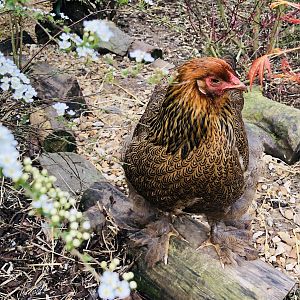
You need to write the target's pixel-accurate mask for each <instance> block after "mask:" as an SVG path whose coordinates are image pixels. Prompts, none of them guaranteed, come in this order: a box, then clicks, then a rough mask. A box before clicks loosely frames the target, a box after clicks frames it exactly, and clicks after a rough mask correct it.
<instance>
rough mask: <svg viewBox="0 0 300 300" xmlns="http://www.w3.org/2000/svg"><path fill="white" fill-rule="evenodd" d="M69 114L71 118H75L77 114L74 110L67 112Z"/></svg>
mask: <svg viewBox="0 0 300 300" xmlns="http://www.w3.org/2000/svg"><path fill="white" fill-rule="evenodd" d="M67 114H68V115H69V116H75V114H76V113H75V111H74V110H72V109H70V110H68V111H67Z"/></svg>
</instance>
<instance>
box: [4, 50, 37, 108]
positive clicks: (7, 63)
mask: <svg viewBox="0 0 300 300" xmlns="http://www.w3.org/2000/svg"><path fill="white" fill-rule="evenodd" d="M1 75H5V76H3V77H2V78H0V82H1V84H0V88H1V89H2V90H3V91H8V90H9V89H11V90H12V92H13V95H12V96H13V98H14V99H16V100H20V99H23V100H24V101H25V102H32V101H33V99H32V97H34V96H36V91H35V90H34V88H33V87H32V86H31V85H30V81H29V79H28V78H27V77H26V75H24V74H23V73H21V71H20V70H19V69H18V68H17V66H16V65H15V64H14V63H13V61H12V60H10V59H7V58H5V57H4V55H3V54H2V53H1V52H0V77H1Z"/></svg>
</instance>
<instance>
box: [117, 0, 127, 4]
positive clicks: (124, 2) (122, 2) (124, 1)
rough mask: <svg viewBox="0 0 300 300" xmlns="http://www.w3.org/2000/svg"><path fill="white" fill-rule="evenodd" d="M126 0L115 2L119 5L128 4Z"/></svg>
mask: <svg viewBox="0 0 300 300" xmlns="http://www.w3.org/2000/svg"><path fill="white" fill-rule="evenodd" d="M128 2H129V1H128V0H117V3H118V4H119V5H127V4H128Z"/></svg>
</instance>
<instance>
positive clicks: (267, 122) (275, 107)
mask: <svg viewBox="0 0 300 300" xmlns="http://www.w3.org/2000/svg"><path fill="white" fill-rule="evenodd" d="M244 96H245V106H244V110H243V117H244V119H245V120H246V122H247V123H248V124H247V126H248V128H249V129H250V130H252V131H254V132H256V134H257V135H258V136H260V137H261V141H262V142H263V144H264V148H265V152H266V153H268V154H270V155H272V156H275V157H278V158H280V159H282V160H283V161H285V162H286V163H288V164H292V163H294V162H296V161H298V160H299V158H300V110H298V109H295V108H293V107H290V106H287V105H284V104H281V103H278V102H276V101H272V100H270V99H268V98H266V97H264V96H263V95H262V93H261V92H260V91H259V89H258V88H254V89H253V91H252V92H249V93H246V94H245V95H244Z"/></svg>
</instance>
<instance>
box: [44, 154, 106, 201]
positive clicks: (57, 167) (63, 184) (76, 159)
mask: <svg viewBox="0 0 300 300" xmlns="http://www.w3.org/2000/svg"><path fill="white" fill-rule="evenodd" d="M39 163H40V164H41V166H42V167H43V168H45V169H47V170H48V173H49V174H50V175H54V176H55V177H56V178H57V181H56V182H55V185H56V186H57V187H59V188H60V189H62V190H63V191H66V192H69V193H70V194H72V195H77V194H80V193H82V192H83V191H85V190H86V189H88V188H89V187H91V185H92V184H94V183H95V182H98V181H104V180H105V178H104V177H103V176H102V174H101V173H100V172H99V171H98V170H97V169H96V168H95V167H94V166H93V165H92V164H91V163H90V162H89V161H87V160H86V159H85V158H83V157H82V156H81V155H79V154H76V153H68V152H60V153H44V154H42V155H41V156H40V157H39ZM94 204H95V202H93V203H92V204H91V205H94Z"/></svg>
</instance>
